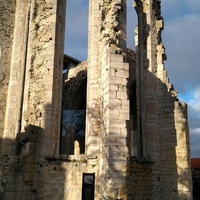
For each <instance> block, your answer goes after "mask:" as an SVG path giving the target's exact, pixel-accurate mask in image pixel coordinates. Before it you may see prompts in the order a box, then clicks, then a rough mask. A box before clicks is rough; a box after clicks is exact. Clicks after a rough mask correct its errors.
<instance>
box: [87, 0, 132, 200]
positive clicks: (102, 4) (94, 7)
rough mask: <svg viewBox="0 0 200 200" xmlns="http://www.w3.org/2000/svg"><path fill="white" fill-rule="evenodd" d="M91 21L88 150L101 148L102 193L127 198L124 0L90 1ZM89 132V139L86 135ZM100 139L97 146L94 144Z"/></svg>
mask: <svg viewBox="0 0 200 200" xmlns="http://www.w3.org/2000/svg"><path fill="white" fill-rule="evenodd" d="M95 17H96V18H95ZM89 24H90V26H89V68H88V99H87V112H88V116H87V117H88V120H87V139H86V140H87V141H86V143H87V154H88V155H90V154H93V155H97V153H96V152H98V149H95V148H94V146H95V145H96V148H99V147H101V151H100V153H101V154H100V155H101V156H100V165H101V166H100V177H101V183H102V184H101V196H104V197H105V198H109V199H126V198H127V196H126V195H127V191H126V179H125V177H126V161H127V156H128V147H127V141H126V138H127V134H128V132H127V131H128V127H129V99H128V88H127V80H128V78H129V65H128V64H127V63H125V62H124V60H125V57H126V56H125V49H126V1H125V0H116V1H105V0H102V1H97V0H96V1H94V0H93V1H92V0H91V1H90V22H89ZM92 111H94V112H92ZM98 123H99V125H100V126H99V127H98ZM94 125H95V126H94ZM90 127H91V128H90ZM96 130H97V131H96ZM95 131H96V132H97V133H96V135H95ZM91 133H92V134H93V135H94V136H93V140H91V139H89V138H92V137H91V136H92V135H91ZM96 138H97V139H96ZM98 139H101V142H102V144H101V143H100V144H101V146H99V142H96V141H98ZM91 147H92V148H91ZM89 149H90V150H89ZM105 183H106V184H105Z"/></svg>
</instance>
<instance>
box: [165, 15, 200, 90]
mask: <svg viewBox="0 0 200 200" xmlns="http://www.w3.org/2000/svg"><path fill="white" fill-rule="evenodd" d="M199 32H200V16H196V15H185V16H183V17H181V16H177V17H176V18H173V20H172V19H169V20H166V23H165V30H164V32H163V41H164V44H165V47H166V54H167V57H168V60H167V61H166V62H165V65H166V68H167V70H168V74H169V77H170V80H171V82H172V83H173V84H174V85H175V89H177V90H178V91H180V92H181V93H184V90H186V89H188V88H190V89H193V88H196V87H197V86H198V85H199V84H200V82H199V74H200V56H199V52H200V40H199Z"/></svg>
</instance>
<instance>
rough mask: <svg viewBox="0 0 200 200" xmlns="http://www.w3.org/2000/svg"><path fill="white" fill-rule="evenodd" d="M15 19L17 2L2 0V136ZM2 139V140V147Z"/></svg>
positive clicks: (0, 99)
mask: <svg viewBox="0 0 200 200" xmlns="http://www.w3.org/2000/svg"><path fill="white" fill-rule="evenodd" d="M14 19H15V3H14V1H12V0H2V1H1V6H0V33H1V37H0V70H1V73H0V137H1V138H3V130H4V123H5V119H4V116H5V112H6V100H7V94H8V84H9V76H10V65H11V54H12V43H13V32H14ZM1 145H2V140H1V141H0V149H1Z"/></svg>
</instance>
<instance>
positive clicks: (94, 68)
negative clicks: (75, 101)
mask: <svg viewBox="0 0 200 200" xmlns="http://www.w3.org/2000/svg"><path fill="white" fill-rule="evenodd" d="M102 2H103V0H90V3H89V37H88V42H89V43H88V71H87V80H88V82H87V116H86V154H87V156H88V157H97V156H99V153H100V144H101V142H100V137H101V121H102V120H101V62H100V57H101V54H100V52H101V49H100V48H99V47H100V42H101V41H100V29H101V28H100V26H101V13H100V5H101V4H102Z"/></svg>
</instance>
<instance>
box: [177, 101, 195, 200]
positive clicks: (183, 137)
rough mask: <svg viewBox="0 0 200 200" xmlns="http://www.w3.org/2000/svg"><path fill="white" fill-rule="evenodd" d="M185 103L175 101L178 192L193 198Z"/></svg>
mask: <svg viewBox="0 0 200 200" xmlns="http://www.w3.org/2000/svg"><path fill="white" fill-rule="evenodd" d="M187 119H188V115H187V105H186V104H185V103H183V102H181V103H180V102H178V101H177V102H175V126H176V130H177V132H176V137H177V146H176V165H177V174H178V176H179V181H178V184H177V190H178V194H179V195H180V196H181V197H184V198H185V199H193V195H192V174H191V161H190V160H191V158H190V141H189V127H188V120H187Z"/></svg>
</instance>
